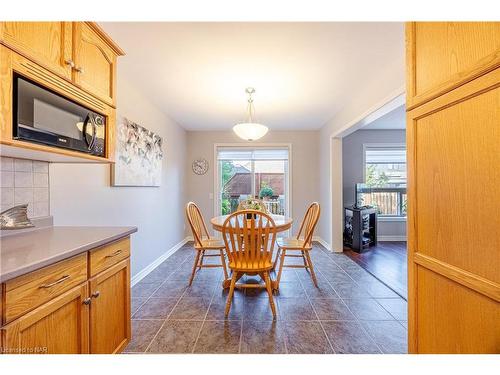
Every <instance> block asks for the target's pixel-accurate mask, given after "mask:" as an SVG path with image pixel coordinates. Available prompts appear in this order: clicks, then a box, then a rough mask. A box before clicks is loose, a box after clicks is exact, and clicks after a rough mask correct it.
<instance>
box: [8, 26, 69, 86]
mask: <svg viewBox="0 0 500 375" xmlns="http://www.w3.org/2000/svg"><path fill="white" fill-rule="evenodd" d="M0 39H1V40H2V41H3V42H4V43H5V44H7V45H8V46H9V47H11V48H13V49H14V50H16V51H17V52H19V53H20V54H23V55H25V56H26V57H28V58H30V59H32V60H34V61H36V62H38V63H39V64H40V65H43V66H44V67H46V68H47V69H49V70H51V71H53V72H55V73H57V74H59V75H60V76H62V77H64V78H66V79H71V66H70V65H69V64H68V63H66V61H68V60H70V59H71V46H72V24H71V22H1V23H0ZM68 62H69V61H68Z"/></svg>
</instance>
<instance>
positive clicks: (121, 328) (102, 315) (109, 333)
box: [90, 259, 130, 354]
mask: <svg viewBox="0 0 500 375" xmlns="http://www.w3.org/2000/svg"><path fill="white" fill-rule="evenodd" d="M90 293H91V296H92V303H91V307H90V352H91V353H93V354H110V353H118V352H120V351H122V350H123V348H125V346H126V345H127V344H128V342H129V341H130V259H126V260H124V261H122V262H120V263H118V264H116V265H115V266H113V267H111V268H109V269H108V270H106V271H104V272H102V273H100V274H99V275H97V276H95V277H94V278H92V279H90Z"/></svg>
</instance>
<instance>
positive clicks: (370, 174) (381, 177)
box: [362, 145, 407, 217]
mask: <svg viewBox="0 0 500 375" xmlns="http://www.w3.org/2000/svg"><path fill="white" fill-rule="evenodd" d="M364 161H365V166H364V172H365V184H366V185H368V187H369V188H370V189H369V192H366V193H364V194H363V197H362V198H363V204H365V205H370V206H374V207H376V208H377V209H378V213H379V215H380V216H381V217H406V201H407V196H406V147H405V146H403V145H364Z"/></svg>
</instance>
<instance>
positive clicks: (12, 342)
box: [2, 283, 89, 354]
mask: <svg viewBox="0 0 500 375" xmlns="http://www.w3.org/2000/svg"><path fill="white" fill-rule="evenodd" d="M86 298H87V284H86V283H85V284H82V285H80V286H77V287H75V288H73V289H71V290H69V291H68V292H66V293H64V294H63V295H61V296H59V297H57V298H54V299H53V300H51V301H49V302H47V303H46V304H44V305H42V306H40V307H39V308H37V309H35V310H33V311H31V312H29V313H28V314H26V315H24V316H22V317H21V318H19V319H17V320H15V321H14V322H12V323H10V324H8V325H6V326H4V327H3V328H2V336H3V343H4V345H5V352H6V353H12V354H15V353H43V354H45V353H50V354H79V353H88V350H89V345H88V344H89V336H88V333H89V332H88V328H89V326H88V315H89V308H88V305H86V304H85V303H84V302H85V299H86Z"/></svg>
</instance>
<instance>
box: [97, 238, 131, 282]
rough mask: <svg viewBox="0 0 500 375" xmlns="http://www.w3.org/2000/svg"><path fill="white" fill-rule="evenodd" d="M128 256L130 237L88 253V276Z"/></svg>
mask: <svg viewBox="0 0 500 375" xmlns="http://www.w3.org/2000/svg"><path fill="white" fill-rule="evenodd" d="M129 256H130V237H126V238H123V239H121V240H118V241H116V242H113V243H111V244H109V245H106V246H103V247H100V248H98V249H95V250H92V251H90V257H89V260H90V266H89V269H90V276H95V275H97V274H98V273H99V272H102V271H104V270H106V269H107V268H109V267H110V266H112V265H113V264H116V263H118V262H120V261H121V260H124V259H126V258H128V257H129Z"/></svg>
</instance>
